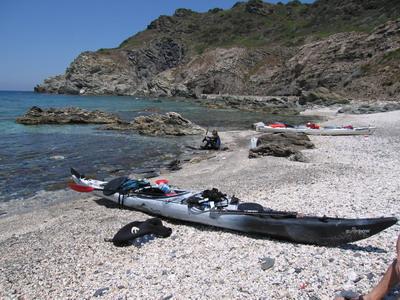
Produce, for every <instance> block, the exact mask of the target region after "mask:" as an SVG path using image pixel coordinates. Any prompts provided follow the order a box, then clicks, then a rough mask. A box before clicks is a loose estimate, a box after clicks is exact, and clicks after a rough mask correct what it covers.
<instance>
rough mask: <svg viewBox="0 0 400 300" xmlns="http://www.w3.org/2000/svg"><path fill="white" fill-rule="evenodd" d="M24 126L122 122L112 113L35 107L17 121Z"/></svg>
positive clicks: (71, 108) (69, 108)
mask: <svg viewBox="0 0 400 300" xmlns="http://www.w3.org/2000/svg"><path fill="white" fill-rule="evenodd" d="M16 122H17V123H20V124H24V125H38V124H110V123H116V122H120V119H119V118H118V117H117V116H116V115H114V114H110V113H105V112H102V111H99V110H95V111H87V110H85V109H81V108H78V107H66V108H48V109H41V108H40V107H37V106H33V107H32V108H30V109H29V110H28V112H27V113H26V114H25V115H24V116H22V117H19V118H17V119H16Z"/></svg>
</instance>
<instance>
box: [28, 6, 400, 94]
mask: <svg viewBox="0 0 400 300" xmlns="http://www.w3.org/2000/svg"><path fill="white" fill-rule="evenodd" d="M399 17H400V1H397V0H381V1H379V0H348V1H346V0H319V1H316V2H315V3H314V4H311V5H310V4H302V3H301V2H299V1H292V2H289V3H287V4H280V3H278V4H269V3H264V2H262V1H260V0H250V1H248V2H238V3H236V4H235V5H234V6H233V7H232V8H231V9H228V10H222V9H218V8H213V9H210V10H209V11H208V12H206V13H197V12H194V11H191V10H188V9H178V10H176V11H175V13H174V15H173V16H160V17H159V18H158V19H156V20H154V21H153V22H151V24H149V25H148V27H147V29H146V30H144V31H142V32H139V33H137V34H136V35H134V36H132V37H130V38H128V39H126V40H125V41H123V42H122V43H121V44H120V45H119V46H118V47H117V48H114V49H100V50H98V51H96V52H83V53H81V54H80V55H79V56H78V57H77V58H76V59H75V60H74V61H73V62H72V63H71V65H70V66H69V68H68V69H67V70H66V72H65V74H63V75H59V76H55V77H51V78H49V79H46V80H45V81H44V82H43V83H42V84H40V85H38V86H36V87H35V91H37V92H48V93H61V94H64V93H65V94H82V95H87V94H115V95H145V96H146V95H148V96H150V95H151V96H182V97H195V96H198V95H199V94H218V93H229V94H242V95H298V94H299V93H300V92H301V91H302V90H314V89H316V88H318V87H325V88H328V89H330V90H332V91H334V92H336V93H339V94H342V95H344V96H346V97H349V98H353V99H358V100H374V99H375V100H396V99H398V98H397V97H398V96H397V95H398V94H399V92H400V83H399V79H400V20H399Z"/></svg>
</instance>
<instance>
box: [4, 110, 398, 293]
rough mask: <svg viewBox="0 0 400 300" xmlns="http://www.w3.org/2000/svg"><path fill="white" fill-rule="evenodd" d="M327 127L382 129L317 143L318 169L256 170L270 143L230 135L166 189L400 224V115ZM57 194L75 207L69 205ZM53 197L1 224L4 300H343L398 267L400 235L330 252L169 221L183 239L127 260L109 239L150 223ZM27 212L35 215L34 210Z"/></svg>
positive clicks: (86, 200)
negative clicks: (266, 265)
mask: <svg viewBox="0 0 400 300" xmlns="http://www.w3.org/2000/svg"><path fill="white" fill-rule="evenodd" d="M314 112H315V111H314ZM325 117H328V120H327V121H326V123H329V122H336V123H338V124H339V125H342V122H343V125H344V124H347V123H352V124H353V125H374V126H377V127H378V129H377V131H376V132H375V133H374V135H372V136H369V137H364V136H356V137H322V136H312V137H310V138H311V140H312V141H313V142H314V143H315V145H316V148H315V149H311V150H304V151H303V153H304V155H305V156H307V157H308V158H310V163H299V162H292V161H289V160H287V159H285V158H278V157H263V158H258V159H248V158H247V154H248V146H249V143H250V137H251V136H254V135H258V134H259V133H255V131H250V130H248V131H229V132H222V133H221V138H222V141H223V143H224V144H225V145H227V146H228V147H229V149H230V150H228V151H221V152H217V153H216V156H215V157H212V158H210V159H207V160H202V161H200V162H197V163H185V164H184V165H183V169H181V170H179V171H176V172H172V173H167V174H162V175H161V177H167V178H168V179H169V180H170V183H171V184H172V185H174V186H179V187H180V188H186V189H192V190H204V189H208V188H212V187H216V188H218V189H219V190H221V191H222V192H224V193H227V194H229V195H233V194H234V195H236V196H237V197H238V198H240V199H241V200H242V201H250V202H258V203H260V204H262V205H264V206H267V207H271V208H273V209H279V210H288V211H299V212H302V213H306V214H313V215H321V216H322V215H327V216H340V217H379V216H383V215H385V216H396V217H398V218H399V217H400V209H399V208H398V205H397V201H398V200H397V199H398V198H399V196H400V194H399V192H398V191H399V190H400V182H399V181H398V179H397V176H398V174H399V172H400V165H399V164H398V162H399V160H398V153H399V150H400V146H399V145H400V131H399V129H400V111H393V112H387V113H378V114H370V115H344V114H340V115H335V114H334V113H333V114H332V113H330V112H329V110H326V115H325ZM152 180H154V179H152ZM52 193H53V194H52ZM57 193H64V194H63V196H64V197H70V199H69V200H65V201H60V202H57V197H56V196H55V195H57ZM47 196H48V197H49V199H52V200H53V204H51V205H49V206H46V205H44V206H43V207H40V208H38V209H35V210H32V211H29V209H28V211H21V212H19V213H18V212H16V213H15V214H14V213H10V214H8V215H0V249H1V250H2V256H1V258H0V272H2V274H4V276H2V278H1V279H0V298H2V297H4V298H10V299H17V298H18V297H22V298H20V299H32V298H40V299H54V298H91V297H94V295H95V294H96V293H97V292H99V290H101V289H104V295H103V296H102V298H103V299H129V298H152V299H184V298H185V299H187V298H195V299H205V298H211V299H220V298H225V299H243V298H257V299H260V298H263V299H310V298H311V297H314V298H313V299H333V297H334V295H335V293H337V292H338V291H341V290H353V291H358V292H367V291H368V290H370V289H371V288H372V286H373V285H374V284H375V283H376V282H377V281H378V280H379V279H380V275H381V273H383V272H384V271H385V270H386V266H387V264H388V263H389V262H390V261H391V259H393V258H394V250H395V241H396V238H397V235H398V234H399V225H395V226H392V227H391V228H389V229H388V230H386V231H384V232H382V233H380V234H378V235H375V236H373V237H371V238H369V239H366V240H362V241H360V242H357V243H353V244H350V245H346V246H343V247H338V248H327V247H317V246H310V245H300V244H292V243H287V242H280V241H276V240H272V239H268V238H259V237H258V238H256V237H254V236H250V235H246V234H240V233H236V232H233V231H228V230H222V229H218V228H213V227H208V226H202V225H192V224H188V223H181V222H176V221H171V220H167V219H163V223H164V225H165V226H167V227H171V228H172V230H173V233H172V236H171V237H169V238H166V239H156V240H155V241H153V242H151V243H150V244H146V245H145V246H143V247H142V248H139V249H138V248H135V247H133V246H132V247H126V248H116V247H114V246H113V245H112V244H109V243H105V242H104V241H103V240H104V238H109V237H112V236H113V235H114V234H115V233H116V231H117V230H118V229H120V228H121V227H122V226H123V225H125V224H127V223H129V222H132V221H135V220H138V221H143V220H145V219H148V218H149V217H150V216H149V215H146V214H144V213H141V212H136V211H132V210H127V209H122V210H120V209H113V208H108V207H106V205H107V203H106V202H105V201H102V200H98V199H96V198H94V197H91V196H87V195H83V194H77V193H73V192H72V191H65V190H63V191H61V192H60V191H57V192H49V194H47V193H43V194H39V195H37V197H38V198H40V197H44V198H45V197H47ZM33 200H34V199H33ZM33 200H32V201H33ZM50 202H51V201H50ZM21 205H22V206H24V205H25V206H27V207H29V201H26V203H24V204H21ZM4 207H5V206H4V205H3V204H2V205H1V206H0V210H4ZM10 207H11V206H10ZM5 210H7V209H5ZM263 257H271V258H274V259H275V265H274V266H273V267H272V268H271V269H269V270H266V271H263V270H262V269H261V267H260V263H259V260H260V259H262V258H263ZM177 282H178V283H179V284H177Z"/></svg>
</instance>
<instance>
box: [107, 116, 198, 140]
mask: <svg viewBox="0 0 400 300" xmlns="http://www.w3.org/2000/svg"><path fill="white" fill-rule="evenodd" d="M102 129H105V130H134V131H137V132H138V133H140V134H143V135H151V136H165V135H174V136H180V135H197V134H203V133H205V130H204V129H203V128H201V127H200V126H198V125H196V124H194V123H192V122H191V121H189V120H187V119H185V118H183V117H182V116H181V115H180V114H178V113H175V112H169V113H166V114H165V115H162V114H152V115H149V116H139V117H136V118H135V119H134V120H133V121H131V122H119V123H114V124H109V125H106V126H104V127H102Z"/></svg>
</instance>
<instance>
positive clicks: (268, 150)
mask: <svg viewBox="0 0 400 300" xmlns="http://www.w3.org/2000/svg"><path fill="white" fill-rule="evenodd" d="M311 148H314V144H313V143H312V142H311V141H310V139H309V137H308V136H307V135H305V134H303V133H268V134H264V135H262V136H260V137H259V138H258V140H257V147H256V148H252V149H250V150H249V158H257V157H260V156H277V157H290V159H291V160H294V161H301V162H307V161H308V159H307V158H306V157H304V155H303V154H302V153H301V152H300V150H302V149H311Z"/></svg>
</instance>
